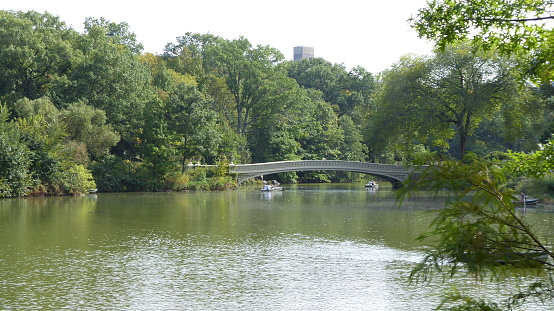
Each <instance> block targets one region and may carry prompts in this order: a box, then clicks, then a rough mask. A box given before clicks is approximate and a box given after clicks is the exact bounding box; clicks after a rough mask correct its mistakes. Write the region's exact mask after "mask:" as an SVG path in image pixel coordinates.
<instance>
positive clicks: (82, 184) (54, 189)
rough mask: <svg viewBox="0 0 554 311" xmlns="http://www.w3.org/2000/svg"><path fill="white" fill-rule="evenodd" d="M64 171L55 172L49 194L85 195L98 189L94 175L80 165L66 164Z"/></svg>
mask: <svg viewBox="0 0 554 311" xmlns="http://www.w3.org/2000/svg"><path fill="white" fill-rule="evenodd" d="M64 166H65V167H64V168H63V169H62V170H59V171H57V172H55V173H54V174H53V176H52V183H51V185H49V189H48V191H49V193H50V194H53V195H63V194H72V195H77V194H84V193H88V190H90V189H96V183H95V182H94V178H93V177H92V173H91V172H90V171H89V170H88V169H86V168H85V167H84V166H83V165H80V164H66V165H64Z"/></svg>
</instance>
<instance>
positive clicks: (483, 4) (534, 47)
mask: <svg viewBox="0 0 554 311" xmlns="http://www.w3.org/2000/svg"><path fill="white" fill-rule="evenodd" d="M553 5H554V3H553V2H552V1H545V0H484V1H474V0H462V1H449V0H432V1H428V6H427V7H426V8H422V9H420V10H419V12H418V15H417V16H416V17H415V18H414V19H413V20H412V21H413V27H414V28H415V29H416V30H417V32H418V33H419V35H420V36H421V37H425V38H427V39H430V40H432V41H435V42H436V43H437V45H438V46H439V47H440V48H442V49H444V48H445V47H446V46H448V44H450V43H453V42H456V41H461V40H465V39H466V38H471V41H472V42H473V44H474V45H475V46H479V47H482V48H484V49H491V48H496V49H498V50H499V51H500V52H501V53H505V54H515V55H521V56H528V57H530V59H531V61H530V62H527V64H528V66H527V69H528V70H529V73H531V74H533V75H535V76H536V77H538V78H541V79H542V80H544V81H548V80H551V79H552V78H553V77H554V70H553V69H554V67H553V66H554V64H552V62H551V56H552V54H553V52H554V50H553V49H554V44H553V43H554V29H553V28H552V26H551V24H550V23H547V22H548V21H550V20H552V19H554V16H553V15H552V9H553Z"/></svg>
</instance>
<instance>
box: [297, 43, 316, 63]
mask: <svg viewBox="0 0 554 311" xmlns="http://www.w3.org/2000/svg"><path fill="white" fill-rule="evenodd" d="M303 58H314V48H312V47H307V46H296V47H294V60H301V59H303Z"/></svg>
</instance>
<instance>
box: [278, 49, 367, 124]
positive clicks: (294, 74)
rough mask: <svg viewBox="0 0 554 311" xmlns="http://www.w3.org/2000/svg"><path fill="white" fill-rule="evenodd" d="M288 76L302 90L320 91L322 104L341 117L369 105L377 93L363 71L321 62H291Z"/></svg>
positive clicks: (312, 59)
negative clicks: (347, 69) (348, 69)
mask: <svg viewBox="0 0 554 311" xmlns="http://www.w3.org/2000/svg"><path fill="white" fill-rule="evenodd" d="M287 74H288V76H289V77H291V78H293V79H295V80H296V82H297V83H298V84H299V85H300V86H302V87H304V88H310V89H316V90H319V91H321V92H322V93H323V100H325V101H326V102H328V103H329V104H330V105H332V106H333V108H334V109H335V111H336V113H337V115H338V116H339V117H340V116H342V115H344V114H347V113H349V114H352V113H353V111H354V110H355V108H356V107H357V106H360V105H365V104H368V103H369V100H370V98H371V95H372V93H373V91H374V79H373V75H372V74H371V73H370V72H368V71H367V70H365V69H364V68H362V67H355V68H353V69H352V70H351V71H350V72H347V71H346V69H345V68H344V66H343V65H339V64H332V63H330V62H328V61H326V60H324V59H322V58H309V59H301V60H299V61H290V62H288V64H287Z"/></svg>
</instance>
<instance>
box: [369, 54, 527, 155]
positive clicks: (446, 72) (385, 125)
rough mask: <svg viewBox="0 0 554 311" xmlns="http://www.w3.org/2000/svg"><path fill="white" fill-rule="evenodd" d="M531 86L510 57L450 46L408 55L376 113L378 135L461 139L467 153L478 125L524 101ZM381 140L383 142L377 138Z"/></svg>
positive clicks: (388, 81) (390, 77)
mask: <svg viewBox="0 0 554 311" xmlns="http://www.w3.org/2000/svg"><path fill="white" fill-rule="evenodd" d="M524 91H525V89H522V88H520V86H519V84H518V83H517V72H516V71H515V70H513V67H512V66H511V64H510V63H509V62H508V61H507V60H506V59H504V58H500V57H497V56H496V54H494V53H491V52H488V53H485V52H480V53H473V50H472V48H471V47H469V46H468V45H465V44H462V45H456V46H449V47H447V48H446V50H444V51H437V52H436V53H435V55H433V57H431V58H428V59H425V58H408V57H406V58H404V59H403V60H402V61H401V62H400V63H398V64H396V65H395V66H394V67H392V68H391V69H390V70H388V71H387V72H386V73H385V75H384V79H383V86H382V88H381V89H380V93H379V95H378V97H377V102H378V106H379V108H378V111H377V112H376V113H375V114H374V115H373V117H372V123H373V124H372V126H374V131H375V132H374V134H373V135H374V137H379V138H378V140H382V138H383V137H384V136H386V140H385V141H386V142H396V143H397V144H396V145H397V146H398V145H400V144H404V143H409V144H410V143H411V144H413V143H414V142H415V143H418V142H419V143H424V144H428V145H429V144H434V145H436V146H442V147H443V148H446V149H448V146H449V143H450V142H449V141H450V140H451V139H453V138H455V137H456V138H457V142H458V152H457V153H455V154H456V156H457V157H459V158H461V157H463V155H464V154H465V152H466V149H467V145H468V139H469V137H470V136H471V135H472V134H473V133H474V132H475V130H476V128H477V127H478V125H479V124H480V123H481V122H482V121H483V120H484V119H486V118H491V117H493V116H494V115H495V114H497V113H499V112H500V111H501V108H502V107H503V105H506V104H507V103H511V102H513V101H517V103H518V104H521V101H518V100H519V99H520V98H521V97H522V96H519V94H520V93H521V92H524ZM376 145H378V142H376Z"/></svg>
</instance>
